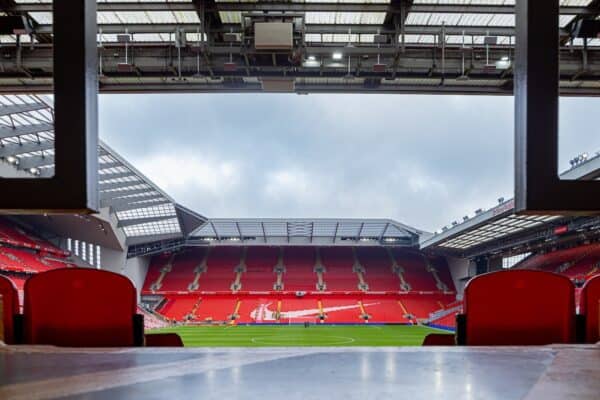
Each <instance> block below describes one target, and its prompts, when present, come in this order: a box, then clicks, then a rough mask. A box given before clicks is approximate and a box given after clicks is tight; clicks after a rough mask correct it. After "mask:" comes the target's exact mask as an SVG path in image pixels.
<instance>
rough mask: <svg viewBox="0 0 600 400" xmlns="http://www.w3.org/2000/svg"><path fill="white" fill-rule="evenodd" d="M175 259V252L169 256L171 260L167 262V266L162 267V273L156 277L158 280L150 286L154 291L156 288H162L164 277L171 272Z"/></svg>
mask: <svg viewBox="0 0 600 400" xmlns="http://www.w3.org/2000/svg"><path fill="white" fill-rule="evenodd" d="M174 259H175V254H171V256H170V257H169V260H168V261H167V263H166V264H165V266H164V267H162V269H161V270H160V275H159V276H158V278H157V279H156V282H154V283H153V284H152V286H151V287H150V290H152V291H153V292H154V291H156V290H160V288H161V286H162V281H163V279H165V276H166V275H167V274H168V273H169V272H171V270H172V269H173V260H174Z"/></svg>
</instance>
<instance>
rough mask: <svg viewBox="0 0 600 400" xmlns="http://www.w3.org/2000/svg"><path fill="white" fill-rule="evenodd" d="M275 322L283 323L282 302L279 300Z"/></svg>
mask: <svg viewBox="0 0 600 400" xmlns="http://www.w3.org/2000/svg"><path fill="white" fill-rule="evenodd" d="M275 321H277V322H281V300H277V311H275Z"/></svg>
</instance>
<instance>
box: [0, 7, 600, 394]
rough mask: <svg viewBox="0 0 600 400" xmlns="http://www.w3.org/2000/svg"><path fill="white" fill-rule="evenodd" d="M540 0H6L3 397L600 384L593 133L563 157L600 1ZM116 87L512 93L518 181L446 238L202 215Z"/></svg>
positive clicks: (0, 27)
mask: <svg viewBox="0 0 600 400" xmlns="http://www.w3.org/2000/svg"><path fill="white" fill-rule="evenodd" d="M547 3H552V2H548V1H536V0H516V1H492V0H489V1H488V0H481V1H433V0H414V1H412V0H399V1H395V0H369V1H361V0H352V1H337V0H335V1H334V0H317V1H308V0H307V1H260V0H256V1H235V0H231V1H225V0H206V1H203V0H189V1H184V0H181V1H179V0H176V1H166V0H165V1H161V0H156V1H145V0H140V1H120V0H106V1H100V0H99V1H97V2H96V1H93V0H77V1H72V2H60V1H56V0H55V1H54V2H52V1H45V0H44V1H42V0H39V1H34V0H0V52H1V54H2V57H3V59H2V60H1V61H0V177H1V179H0V181H1V182H2V183H1V184H2V189H3V190H2V193H3V196H1V197H2V199H0V200H1V201H0V312H1V314H0V323H1V325H0V372H1V374H0V398H2V399H46V398H48V399H49V398H82V399H84V398H85V399H106V398H156V399H161V398H192V397H193V398H195V397H199V396H205V397H206V398H210V399H213V398H214V399H223V398H231V399H238V398H240V399H252V398H257V397H258V396H266V397H268V398H272V399H275V398H281V397H283V396H287V397H290V398H291V399H313V398H314V399H318V398H324V397H325V396H329V397H331V398H334V399H338V398H348V399H353V398H366V399H371V398H372V399H376V398H377V399H379V398H381V399H384V398H392V396H394V397H396V396H400V397H403V396H406V397H409V396H410V397H413V398H415V399H432V398H440V399H442V398H444V399H445V398H448V399H458V398H465V399H475V398H477V399H491V400H494V399H503V400H504V399H506V400H512V399H529V400H533V399H598V396H599V394H600V347H599V344H600V208H599V204H600V151H599V150H600V149H595V148H587V149H581V152H582V153H581V154H573V155H572V158H571V160H570V162H569V164H570V168H569V169H567V170H557V169H556V168H557V165H558V162H557V157H558V155H557V154H558V150H557V148H558V133H557V130H558V126H557V120H558V114H557V113H558V111H557V109H558V106H557V100H558V98H559V96H571V97H579V98H586V97H597V96H600V80H599V79H600V57H599V55H600V53H599V51H600V47H599V46H600V39H598V38H600V19H599V17H600V2H598V1H596V0H561V1H560V2H559V1H556V4H552V5H548V4H547ZM557 19H558V24H555V23H548V21H556V20H557ZM555 25H556V26H555ZM548 37H550V39H548ZM555 39H556V40H555ZM99 93H111V95H112V96H119V95H120V94H124V93H137V94H145V93H155V94H156V93H159V94H164V95H165V99H166V100H165V101H168V99H169V94H171V93H194V94H197V95H198V96H203V95H204V96H206V95H207V93H211V94H219V93H230V94H231V96H236V94H240V93H246V94H248V93H256V96H269V95H271V94H273V93H277V94H278V95H281V94H285V93H288V95H289V96H292V95H294V96H295V95H297V94H300V95H307V94H322V93H336V94H345V93H352V94H364V95H365V96H366V95H367V93H369V94H370V95H373V94H374V93H379V94H380V95H384V94H388V95H390V94H404V95H412V94H428V95H447V94H453V95H486V96H511V95H514V96H515V104H516V107H515V108H516V110H515V131H516V132H515V138H516V140H515V191H514V193H506V197H505V198H504V197H503V198H499V199H498V200H497V202H495V204H480V205H479V207H480V208H478V209H476V210H473V211H472V212H471V213H469V214H468V215H465V216H464V217H462V218H461V219H459V220H454V221H453V219H454V218H456V216H455V215H452V214H451V213H449V212H448V214H447V215H448V217H447V224H446V225H445V226H444V227H442V228H441V229H438V230H437V231H435V232H429V231H426V230H424V229H422V227H420V226H410V225H408V224H406V223H405V222H404V221H399V220H396V219H395V218H396V217H395V216H392V215H390V216H389V217H388V218H369V216H368V215H365V216H364V218H346V217H345V216H344V215H340V216H339V218H286V217H285V216H281V217H279V218H236V217H232V218H227V216H225V217H216V216H212V215H207V214H206V211H205V210H202V209H191V208H190V207H188V206H187V204H186V205H183V204H180V203H179V202H178V199H177V198H176V196H174V195H173V194H172V193H169V191H168V190H166V189H165V188H163V187H161V185H159V184H157V183H156V182H155V181H153V180H152V179H151V178H150V177H149V176H146V175H144V174H143V173H142V172H141V171H140V169H138V168H136V165H135V163H133V162H131V160H128V159H127V158H126V157H125V156H123V155H122V154H120V153H119V149H118V148H116V147H115V148H113V147H111V144H110V143H108V142H104V141H102V140H100V139H99V138H98V128H97V123H98V110H97V108H98V100H97V98H98V94H99ZM259 93H265V94H259ZM234 118H235V117H234ZM594 129H595V128H593V126H590V127H589V130H594ZM132 134H137V135H139V139H140V140H144V136H143V135H142V134H141V133H132ZM136 137H137V136H136ZM382 179H385V176H382ZM492 184H493V182H492ZM439 207H440V208H442V209H443V208H444V204H440V205H439ZM411 225H412V224H411Z"/></svg>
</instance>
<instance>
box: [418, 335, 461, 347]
mask: <svg viewBox="0 0 600 400" xmlns="http://www.w3.org/2000/svg"><path fill="white" fill-rule="evenodd" d="M454 345H456V342H455V339H454V335H451V334H447V333H430V334H429V335H427V336H425V339H424V340H423V346H454Z"/></svg>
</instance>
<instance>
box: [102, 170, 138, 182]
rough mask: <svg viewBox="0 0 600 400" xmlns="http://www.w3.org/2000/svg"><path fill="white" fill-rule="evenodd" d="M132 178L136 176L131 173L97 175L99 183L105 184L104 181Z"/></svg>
mask: <svg viewBox="0 0 600 400" xmlns="http://www.w3.org/2000/svg"><path fill="white" fill-rule="evenodd" d="M132 176H137V175H135V174H134V173H133V172H131V171H127V172H115V173H114V174H101V175H98V181H99V182H105V181H108V180H112V179H121V178H129V177H132ZM129 183H130V182H129Z"/></svg>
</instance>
